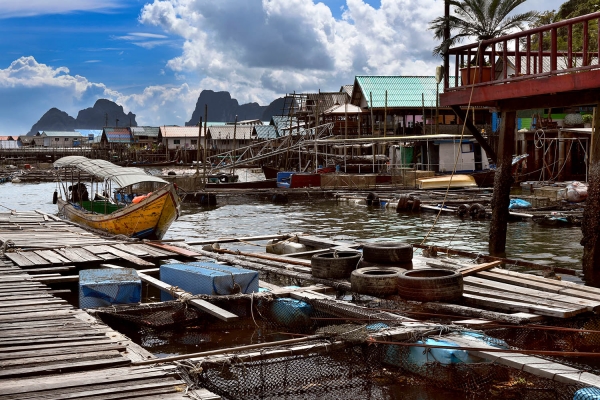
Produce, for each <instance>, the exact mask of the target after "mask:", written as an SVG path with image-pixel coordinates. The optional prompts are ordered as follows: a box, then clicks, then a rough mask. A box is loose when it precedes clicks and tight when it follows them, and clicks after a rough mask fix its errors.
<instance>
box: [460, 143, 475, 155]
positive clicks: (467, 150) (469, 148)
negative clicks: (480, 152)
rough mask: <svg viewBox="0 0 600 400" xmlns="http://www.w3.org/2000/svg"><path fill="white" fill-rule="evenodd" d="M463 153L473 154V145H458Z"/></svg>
mask: <svg viewBox="0 0 600 400" xmlns="http://www.w3.org/2000/svg"><path fill="white" fill-rule="evenodd" d="M460 147H461V150H462V152H463V153H472V152H473V143H462V144H461V145H460Z"/></svg>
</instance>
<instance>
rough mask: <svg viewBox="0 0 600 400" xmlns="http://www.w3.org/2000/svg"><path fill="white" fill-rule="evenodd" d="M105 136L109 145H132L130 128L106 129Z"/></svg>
mask: <svg viewBox="0 0 600 400" xmlns="http://www.w3.org/2000/svg"><path fill="white" fill-rule="evenodd" d="M104 135H106V140H108V142H109V143H131V142H132V141H133V140H132V137H131V132H130V131H129V128H104Z"/></svg>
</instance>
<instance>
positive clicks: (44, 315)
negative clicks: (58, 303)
mask: <svg viewBox="0 0 600 400" xmlns="http://www.w3.org/2000/svg"><path fill="white" fill-rule="evenodd" d="M75 312H76V310H59V311H49V312H29V313H23V314H18V315H14V316H13V317H12V318H11V317H10V316H0V323H3V322H16V321H32V320H35V319H38V320H39V319H53V318H56V317H64V316H66V315H74V314H75Z"/></svg>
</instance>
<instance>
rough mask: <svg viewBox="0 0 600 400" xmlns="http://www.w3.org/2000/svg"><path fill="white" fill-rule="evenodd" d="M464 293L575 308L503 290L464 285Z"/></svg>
mask: <svg viewBox="0 0 600 400" xmlns="http://www.w3.org/2000/svg"><path fill="white" fill-rule="evenodd" d="M464 293H470V294H474V295H477V296H482V297H491V298H493V299H506V300H511V301H518V302H521V303H526V304H536V305H543V306H547V307H553V308H560V309H569V308H573V307H574V306H577V305H575V304H573V303H565V302H561V301H556V300H553V299H544V298H541V297H531V296H529V295H526V294H519V293H515V292H507V291H503V290H495V289H489V288H482V287H477V286H471V285H465V287H464ZM579 306H580V307H585V308H586V310H587V309H588V307H587V306H586V305H579Z"/></svg>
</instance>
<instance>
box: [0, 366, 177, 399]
mask: <svg viewBox="0 0 600 400" xmlns="http://www.w3.org/2000/svg"><path fill="white" fill-rule="evenodd" d="M165 376H168V374H167V373H166V372H165V371H162V370H160V369H156V370H154V369H151V368H139V367H137V368H122V367H120V368H111V369H105V370H102V369H98V370H94V371H89V372H75V373H64V374H61V375H54V376H52V379H48V377H47V376H40V377H32V378H29V379H27V380H23V379H6V380H5V381H3V382H2V385H0V395H9V394H18V393H34V392H40V391H45V390H51V389H58V388H68V387H77V386H85V385H93V384H97V383H98V382H103V383H104V384H105V385H108V384H111V383H113V382H123V381H132V380H140V379H149V378H162V377H165ZM24 382H26V383H27V384H25V385H24Z"/></svg>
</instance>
